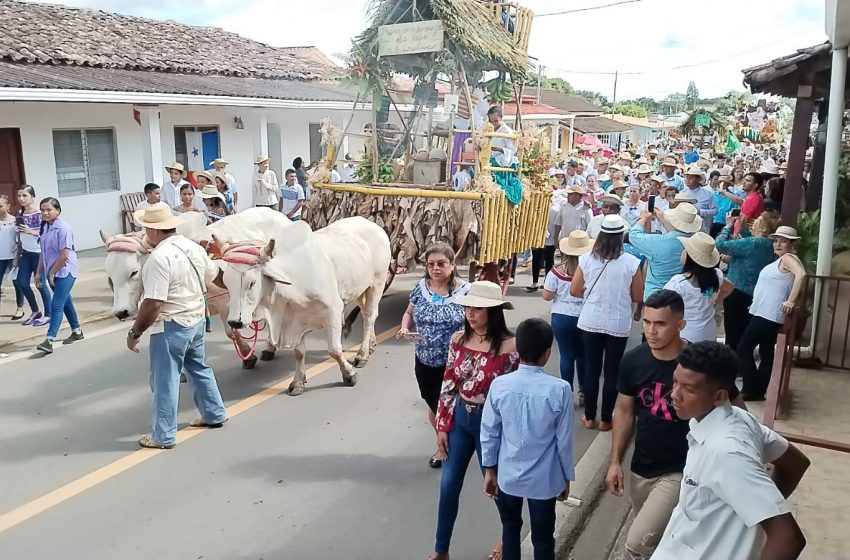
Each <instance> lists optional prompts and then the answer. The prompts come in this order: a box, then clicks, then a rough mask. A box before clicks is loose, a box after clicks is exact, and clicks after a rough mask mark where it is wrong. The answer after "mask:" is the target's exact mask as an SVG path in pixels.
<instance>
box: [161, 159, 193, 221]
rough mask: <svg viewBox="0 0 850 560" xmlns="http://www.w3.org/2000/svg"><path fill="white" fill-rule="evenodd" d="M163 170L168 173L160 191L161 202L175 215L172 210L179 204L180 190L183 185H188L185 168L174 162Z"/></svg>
mask: <svg viewBox="0 0 850 560" xmlns="http://www.w3.org/2000/svg"><path fill="white" fill-rule="evenodd" d="M165 170H166V171H167V172H168V180H167V181H165V182H164V183H163V185H162V188H161V189H160V195H161V197H162V202H164V203H166V204H167V205H168V207H169V208H170V209H171V212H172V213H174V214H176V212H175V211H174V208H175V207H176V206H177V205H178V204H180V189H181V188H183V185H188V184H189V181H187V180H186V168H185V167H183V164H182V163H180V162H177V161H175V162H174V163H172V164H171V165H167V166H166V167H165Z"/></svg>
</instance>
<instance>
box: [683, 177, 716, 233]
mask: <svg viewBox="0 0 850 560" xmlns="http://www.w3.org/2000/svg"><path fill="white" fill-rule="evenodd" d="M704 178H705V174H704V173H703V170H702V169H700V168H699V167H697V166H694V165H692V166H690V167H689V168H688V170H687V171H686V172H685V184H686V187H687V191H686V192H688V193H690V194H691V196H693V197H694V199H696V204H694V206H696V207H697V210H699V215H700V217H702V221H703V226H702V229H703V231H704V232H706V233H708V231H709V229H710V227H711V222H712V221H714V216H716V215H717V212H718V208H717V200H716V199H715V198H714V192H713V191H712V190H711V189H710V188H708V187H703V186H702V181H703V179H704Z"/></svg>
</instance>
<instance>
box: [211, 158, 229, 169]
mask: <svg viewBox="0 0 850 560" xmlns="http://www.w3.org/2000/svg"><path fill="white" fill-rule="evenodd" d="M210 165H211V166H213V167H215V166H216V165H230V162H229V161H227V160H225V159H224V158H215V159H214V160H212V161H211V162H210Z"/></svg>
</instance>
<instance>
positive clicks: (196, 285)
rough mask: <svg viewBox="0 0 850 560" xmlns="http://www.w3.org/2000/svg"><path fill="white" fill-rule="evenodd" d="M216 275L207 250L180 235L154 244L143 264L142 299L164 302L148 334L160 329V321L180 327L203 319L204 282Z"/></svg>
mask: <svg viewBox="0 0 850 560" xmlns="http://www.w3.org/2000/svg"><path fill="white" fill-rule="evenodd" d="M193 266H194V269H195V270H193V269H192V268H193ZM195 271H197V274H196V273H195ZM217 275H218V266H217V265H216V264H215V263H213V261H212V260H211V259H210V258H209V257H208V256H207V253H206V251H204V250H203V249H202V248H201V246H200V245H198V244H197V243H194V242H192V241H190V240H188V239H186V238H185V237H183V236H182V235H172V236H171V237H169V238H167V239H165V240H164V241H163V242H162V243H160V244H159V245H157V246H156V248H155V249H154V250H153V252H152V253H151V254H150V256H149V257H148V260H147V262H145V265H144V266H143V267H142V286H143V287H144V296H143V299H153V300H157V301H162V302H164V305H163V306H162V311H160V314H159V317H158V318H157V321H156V323H155V324H154V325H153V327H152V328H151V333H157V332H162V329H163V321H174V322H176V323H178V324H179V325H181V326H183V327H191V326H193V325H196V324H198V322H200V321H202V320H203V319H204V316H205V302H204V293H205V292H206V284H207V283H210V282H212V281H213V279H214V278H215V277H216V276H217ZM202 282H203V285H202V284H201V283H202Z"/></svg>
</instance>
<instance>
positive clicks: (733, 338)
mask: <svg viewBox="0 0 850 560" xmlns="http://www.w3.org/2000/svg"><path fill="white" fill-rule="evenodd" d="M752 303H753V296H751V295H750V294H747V293H744V292H742V291H741V290H739V289H738V288H735V289H734V290H732V293H731V294H729V297H727V298H726V299H724V300H723V330H724V331H726V345H727V346H728V347H729V348H731V349H732V350H737V349H738V343H739V342H741V336H743V334H744V330H746V328H747V324H748V323H749V322H750V305H751V304H752Z"/></svg>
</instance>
